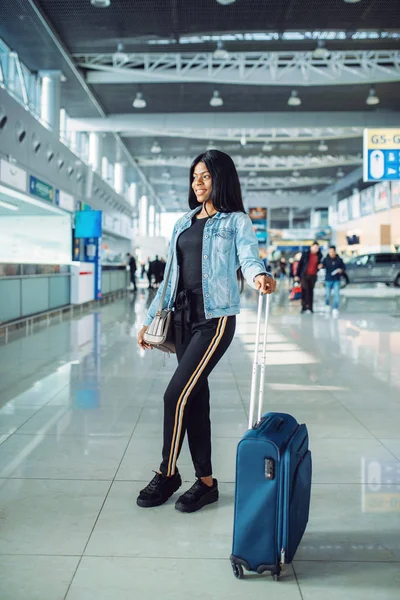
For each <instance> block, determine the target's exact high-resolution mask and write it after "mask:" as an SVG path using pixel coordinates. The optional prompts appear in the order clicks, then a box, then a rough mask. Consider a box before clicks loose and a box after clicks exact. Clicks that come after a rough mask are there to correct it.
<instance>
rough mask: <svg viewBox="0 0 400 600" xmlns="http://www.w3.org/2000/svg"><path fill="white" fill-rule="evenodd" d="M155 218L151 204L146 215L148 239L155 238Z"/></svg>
mask: <svg viewBox="0 0 400 600" xmlns="http://www.w3.org/2000/svg"><path fill="white" fill-rule="evenodd" d="M155 218H156V212H155V208H154V204H151V205H150V206H149V214H148V219H149V226H148V232H149V236H150V237H154V236H155Z"/></svg>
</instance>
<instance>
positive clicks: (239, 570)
mask: <svg viewBox="0 0 400 600" xmlns="http://www.w3.org/2000/svg"><path fill="white" fill-rule="evenodd" d="M232 571H233V574H234V576H235V577H236V579H243V574H244V572H243V567H242V565H239V564H238V563H236V562H232Z"/></svg>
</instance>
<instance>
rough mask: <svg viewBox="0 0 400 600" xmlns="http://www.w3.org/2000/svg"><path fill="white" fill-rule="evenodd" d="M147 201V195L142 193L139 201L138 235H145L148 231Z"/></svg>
mask: <svg viewBox="0 0 400 600" xmlns="http://www.w3.org/2000/svg"><path fill="white" fill-rule="evenodd" d="M148 227H149V219H148V202H147V196H145V195H143V196H142V197H141V198H140V202H139V232H140V235H143V236H147V235H148V233H149V229H148Z"/></svg>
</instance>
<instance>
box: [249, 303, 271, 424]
mask: <svg viewBox="0 0 400 600" xmlns="http://www.w3.org/2000/svg"><path fill="white" fill-rule="evenodd" d="M270 302H271V295H270V294H266V295H265V316H264V328H263V335H262V349H261V363H260V361H259V354H260V342H261V339H260V338H261V335H260V334H261V322H262V314H263V303H264V294H262V293H261V292H260V295H259V298H258V310H257V330H256V344H255V349H254V360H253V372H252V377H251V391H250V410H249V429H251V428H252V426H253V423H254V412H255V404H256V394H257V374H258V367H259V366H260V385H259V390H258V410H257V421H260V419H261V415H262V408H263V398H264V384H265V363H266V358H267V332H268V319H269V308H270Z"/></svg>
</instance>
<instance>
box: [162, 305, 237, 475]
mask: <svg viewBox="0 0 400 600" xmlns="http://www.w3.org/2000/svg"><path fill="white" fill-rule="evenodd" d="M200 302H201V304H202V302H203V299H202V297H201V296H199V297H198V300H197V305H198V306H199V303H200ZM185 312H186V315H185V314H183V313H185ZM185 317H187V310H186V311H185V309H183V311H181V310H176V311H175V313H174V327H175V338H176V339H175V341H176V354H177V358H178V363H179V364H178V367H177V369H176V371H175V373H174V375H173V376H172V379H171V381H170V383H169V385H168V387H167V389H166V392H165V395H164V445H163V452H162V456H163V460H162V463H161V466H160V471H161V473H162V474H163V475H168V476H170V475H174V473H175V472H176V462H177V460H178V457H179V453H180V451H181V447H182V442H183V439H184V437H185V433H186V431H187V434H188V442H189V449H190V453H191V456H192V460H193V465H194V468H195V473H196V477H198V478H200V477H208V476H209V475H211V474H212V465H211V423H210V389H209V387H208V379H207V378H208V376H209V374H210V373H211V371H212V370H213V368H214V367H215V365H216V364H217V363H218V361H219V360H220V359H221V358H222V356H223V355H224V354H225V352H226V350H227V349H228V347H229V345H230V343H231V341H232V339H233V336H234V333H235V326H236V317H221V318H219V319H206V318H205V317H204V309H203V310H202V309H201V308H200V309H199V310H197V311H196V310H193V311H192V314H191V317H190V318H189V319H188V318H185Z"/></svg>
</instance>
